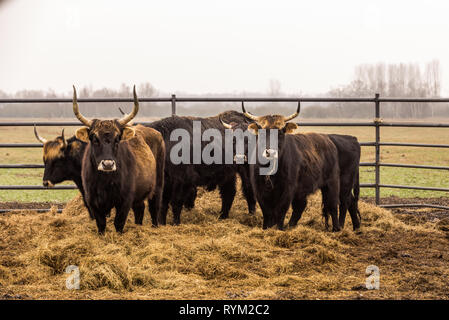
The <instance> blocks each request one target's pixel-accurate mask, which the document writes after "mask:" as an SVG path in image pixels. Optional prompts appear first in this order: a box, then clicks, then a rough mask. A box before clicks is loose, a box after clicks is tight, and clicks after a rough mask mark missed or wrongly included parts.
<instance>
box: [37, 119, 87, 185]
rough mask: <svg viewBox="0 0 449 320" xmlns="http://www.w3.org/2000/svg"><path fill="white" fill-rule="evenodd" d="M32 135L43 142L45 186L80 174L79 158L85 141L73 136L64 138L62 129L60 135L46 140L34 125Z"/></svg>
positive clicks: (71, 178)
mask: <svg viewBox="0 0 449 320" xmlns="http://www.w3.org/2000/svg"><path fill="white" fill-rule="evenodd" d="M34 135H35V136H36V139H37V140H38V141H39V142H42V144H43V159H44V177H43V185H44V186H45V187H53V186H54V185H55V184H57V183H60V182H63V181H65V180H73V179H74V178H76V176H79V175H80V174H81V158H82V155H83V153H84V148H85V146H86V144H85V143H83V142H82V141H79V140H77V139H75V138H70V139H69V140H66V139H65V137H64V129H62V133H61V135H60V136H58V137H56V138H55V139H53V140H47V139H45V138H42V137H41V136H40V135H39V133H38V132H37V129H36V126H34Z"/></svg>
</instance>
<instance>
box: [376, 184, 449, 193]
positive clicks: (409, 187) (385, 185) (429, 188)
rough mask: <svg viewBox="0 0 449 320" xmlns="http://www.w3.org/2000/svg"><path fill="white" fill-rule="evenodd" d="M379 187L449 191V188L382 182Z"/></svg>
mask: <svg viewBox="0 0 449 320" xmlns="http://www.w3.org/2000/svg"><path fill="white" fill-rule="evenodd" d="M379 187H381V188H393V189H411V190H424V191H442V192H449V188H434V187H417V186H402V185H396V184H380V185H379Z"/></svg>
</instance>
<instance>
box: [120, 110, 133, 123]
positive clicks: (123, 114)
mask: <svg viewBox="0 0 449 320" xmlns="http://www.w3.org/2000/svg"><path fill="white" fill-rule="evenodd" d="M118 111H120V113H121V114H122V116H127V115H128V114H127V113H126V112H125V111H123V109H122V108H120V107H118ZM133 124H134V121H133V120H131V121H130V122H128V125H133Z"/></svg>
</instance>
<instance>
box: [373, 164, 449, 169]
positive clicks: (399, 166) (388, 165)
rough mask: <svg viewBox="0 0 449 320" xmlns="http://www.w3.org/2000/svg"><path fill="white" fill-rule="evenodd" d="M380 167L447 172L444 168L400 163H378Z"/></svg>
mask: <svg viewBox="0 0 449 320" xmlns="http://www.w3.org/2000/svg"><path fill="white" fill-rule="evenodd" d="M379 166H381V167H394V168H413V169H430V170H449V167H446V166H425V165H418V164H402V163H379Z"/></svg>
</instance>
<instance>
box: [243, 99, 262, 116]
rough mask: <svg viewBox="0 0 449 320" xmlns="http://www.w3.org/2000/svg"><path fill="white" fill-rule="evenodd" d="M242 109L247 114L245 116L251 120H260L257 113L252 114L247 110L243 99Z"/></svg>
mask: <svg viewBox="0 0 449 320" xmlns="http://www.w3.org/2000/svg"><path fill="white" fill-rule="evenodd" d="M242 111H243V114H244V115H245V117H247V118H248V119H251V120H254V121H258V120H259V117H256V116H255V115H253V114H251V113H249V112H246V110H245V105H244V104H243V101H242Z"/></svg>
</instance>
